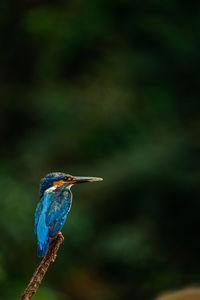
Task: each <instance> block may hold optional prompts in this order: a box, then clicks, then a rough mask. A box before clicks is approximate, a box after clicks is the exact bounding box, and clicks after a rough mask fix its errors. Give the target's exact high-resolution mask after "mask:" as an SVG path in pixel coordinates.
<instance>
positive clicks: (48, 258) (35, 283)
mask: <svg viewBox="0 0 200 300" xmlns="http://www.w3.org/2000/svg"><path fill="white" fill-rule="evenodd" d="M63 240H64V237H63V235H62V233H61V232H60V233H59V234H58V235H57V236H56V237H55V238H53V239H52V241H51V242H50V245H49V249H48V251H47V253H46V254H45V256H44V257H43V259H42V261H41V263H40V264H39V266H38V267H37V269H36V270H35V273H34V274H33V277H32V278H31V281H30V283H29V285H28V286H27V288H26V289H25V291H24V294H23V295H22V296H21V300H29V299H31V298H32V297H33V295H34V294H35V292H36V291H37V289H38V287H39V285H40V283H41V281H42V279H43V277H44V275H45V273H46V271H47V270H48V268H49V266H50V265H51V264H52V263H53V262H54V260H55V259H56V253H57V251H58V249H59V247H60V245H61V244H62V242H63Z"/></svg>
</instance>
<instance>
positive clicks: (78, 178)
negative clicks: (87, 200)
mask: <svg viewBox="0 0 200 300" xmlns="http://www.w3.org/2000/svg"><path fill="white" fill-rule="evenodd" d="M102 180H103V178H100V177H84V176H74V177H73V179H72V183H73V184H74V183H84V182H96V181H102Z"/></svg>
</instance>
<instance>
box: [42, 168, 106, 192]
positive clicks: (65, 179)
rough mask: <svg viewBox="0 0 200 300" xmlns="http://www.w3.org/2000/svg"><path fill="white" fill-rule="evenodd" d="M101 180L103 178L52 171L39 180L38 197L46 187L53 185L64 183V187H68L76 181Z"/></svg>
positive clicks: (59, 185)
mask: <svg viewBox="0 0 200 300" xmlns="http://www.w3.org/2000/svg"><path fill="white" fill-rule="evenodd" d="M102 180H103V179H102V178H99V177H83V176H72V175H69V174H65V173H61V172H53V173H50V174H47V176H46V177H44V178H43V179H42V180H41V185H40V197H42V196H43V194H44V192H45V191H46V190H47V189H49V188H53V187H54V186H55V188H57V187H61V186H63V185H65V187H67V188H69V189H70V188H71V186H72V185H74V184H76V183H84V182H95V181H102Z"/></svg>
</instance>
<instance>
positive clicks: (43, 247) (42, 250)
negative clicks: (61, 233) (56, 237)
mask: <svg viewBox="0 0 200 300" xmlns="http://www.w3.org/2000/svg"><path fill="white" fill-rule="evenodd" d="M48 248H49V239H48V240H47V241H45V242H44V243H40V242H38V256H44V255H45V254H46V253H47V250H48Z"/></svg>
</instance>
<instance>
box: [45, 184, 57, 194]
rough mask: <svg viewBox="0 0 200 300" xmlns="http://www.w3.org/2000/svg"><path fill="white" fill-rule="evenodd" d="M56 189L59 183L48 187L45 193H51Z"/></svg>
mask: <svg viewBox="0 0 200 300" xmlns="http://www.w3.org/2000/svg"><path fill="white" fill-rule="evenodd" d="M56 189H57V185H53V186H51V187H50V188H48V189H47V190H46V191H45V192H44V193H45V194H47V193H51V192H53V191H55V190H56Z"/></svg>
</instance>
